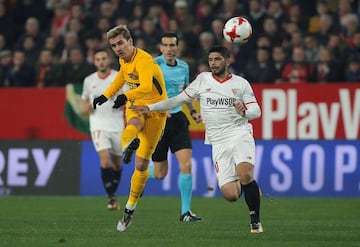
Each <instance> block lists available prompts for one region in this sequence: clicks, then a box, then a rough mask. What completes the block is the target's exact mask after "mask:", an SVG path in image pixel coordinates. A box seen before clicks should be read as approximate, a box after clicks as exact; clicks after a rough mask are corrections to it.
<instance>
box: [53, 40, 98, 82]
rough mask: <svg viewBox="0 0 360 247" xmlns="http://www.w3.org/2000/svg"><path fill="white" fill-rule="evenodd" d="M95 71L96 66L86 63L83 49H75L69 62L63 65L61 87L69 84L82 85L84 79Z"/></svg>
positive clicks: (71, 52)
mask: <svg viewBox="0 0 360 247" xmlns="http://www.w3.org/2000/svg"><path fill="white" fill-rule="evenodd" d="M94 71H95V68H94V66H93V65H91V64H89V63H88V62H86V60H85V58H84V54H83V51H82V49H81V48H80V47H73V48H71V49H70V53H69V60H68V61H67V62H66V63H65V64H63V65H62V78H61V81H59V84H60V85H59V86H65V85H66V84H68V83H72V84H81V83H83V81H84V78H85V77H86V76H88V75H89V74H91V73H93V72H94Z"/></svg>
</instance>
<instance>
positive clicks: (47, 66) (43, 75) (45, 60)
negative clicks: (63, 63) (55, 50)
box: [35, 49, 60, 88]
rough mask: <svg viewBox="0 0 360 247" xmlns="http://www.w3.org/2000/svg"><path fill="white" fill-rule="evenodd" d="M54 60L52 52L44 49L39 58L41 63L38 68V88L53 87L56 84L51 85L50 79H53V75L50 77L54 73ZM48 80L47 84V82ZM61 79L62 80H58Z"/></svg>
mask: <svg viewBox="0 0 360 247" xmlns="http://www.w3.org/2000/svg"><path fill="white" fill-rule="evenodd" d="M53 66H54V59H53V56H52V52H51V51H50V50H47V49H43V50H41V52H40V56H39V63H38V65H37V68H36V77H35V78H36V86H37V87H38V88H43V87H45V86H51V85H52V84H53V83H54V82H51V84H47V83H49V80H50V77H53V75H50V74H49V73H54V69H53ZM46 79H47V80H48V81H47V83H46V81H45V80H46ZM58 79H60V78H58Z"/></svg>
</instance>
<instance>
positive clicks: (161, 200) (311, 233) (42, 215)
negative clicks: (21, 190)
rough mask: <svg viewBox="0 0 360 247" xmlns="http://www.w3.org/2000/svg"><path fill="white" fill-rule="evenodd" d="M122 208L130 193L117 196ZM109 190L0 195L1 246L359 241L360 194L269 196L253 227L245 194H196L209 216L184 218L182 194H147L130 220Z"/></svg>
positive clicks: (199, 208)
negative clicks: (259, 226)
mask: <svg viewBox="0 0 360 247" xmlns="http://www.w3.org/2000/svg"><path fill="white" fill-rule="evenodd" d="M119 200H120V203H121V206H122V207H124V205H125V202H126V198H124V197H120V198H119ZM106 204H107V199H106V198H105V197H51V196H50V197H45V196H40V197H35V196H9V197H0V247H18V246H21V247H22V246H26V247H32V246H34V247H35V246H36V247H42V246H44V247H45V246H46V247H50V246H74V247H75V246H76V247H82V246H84V247H85V246H86V247H92V246H94V247H95V246H96V247H99V246H174V247H177V246H186V247H190V246H196V247H201V246H210V247H212V246H216V247H217V246H225V247H228V246H256V247H261V246H271V247H275V246H276V247H278V246H301V247H303V246H316V247H322V246H324V247H325V246H326V247H328V246H346V247H352V246H359V247H360V198H264V199H263V200H262V222H263V225H264V230H265V232H264V233H263V234H250V229H249V225H248V224H249V216H248V213H247V209H246V205H245V201H244V199H243V198H241V199H240V201H238V202H235V203H228V202H226V201H225V200H224V199H223V198H200V197H195V198H193V202H192V210H193V211H194V212H195V213H196V214H198V215H199V216H201V217H204V219H205V221H203V222H196V223H193V222H191V223H188V222H187V223H184V222H179V216H180V212H179V211H180V199H179V197H146V196H145V197H143V198H141V200H140V202H139V204H138V207H137V210H136V212H135V216H134V221H133V224H132V226H131V227H130V228H129V229H128V230H127V231H126V232H122V233H119V232H117V231H116V224H117V221H118V219H119V217H120V216H121V214H122V210H120V211H108V210H107V209H106Z"/></svg>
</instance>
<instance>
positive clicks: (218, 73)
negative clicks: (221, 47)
mask: <svg viewBox="0 0 360 247" xmlns="http://www.w3.org/2000/svg"><path fill="white" fill-rule="evenodd" d="M211 71H212V73H213V74H214V75H215V76H216V77H221V76H222V75H224V74H225V73H226V69H225V67H220V68H218V70H217V71H216V68H214V69H211Z"/></svg>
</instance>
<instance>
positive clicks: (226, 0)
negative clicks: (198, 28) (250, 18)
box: [218, 0, 243, 20]
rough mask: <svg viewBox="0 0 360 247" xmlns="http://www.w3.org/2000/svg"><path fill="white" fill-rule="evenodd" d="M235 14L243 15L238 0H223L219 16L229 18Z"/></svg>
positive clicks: (224, 18)
mask: <svg viewBox="0 0 360 247" xmlns="http://www.w3.org/2000/svg"><path fill="white" fill-rule="evenodd" d="M234 16H243V10H242V9H241V5H239V3H238V1H237V0H223V1H222V6H221V9H220V11H219V14H218V17H219V18H221V19H223V20H228V19H230V18H231V17H234Z"/></svg>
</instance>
